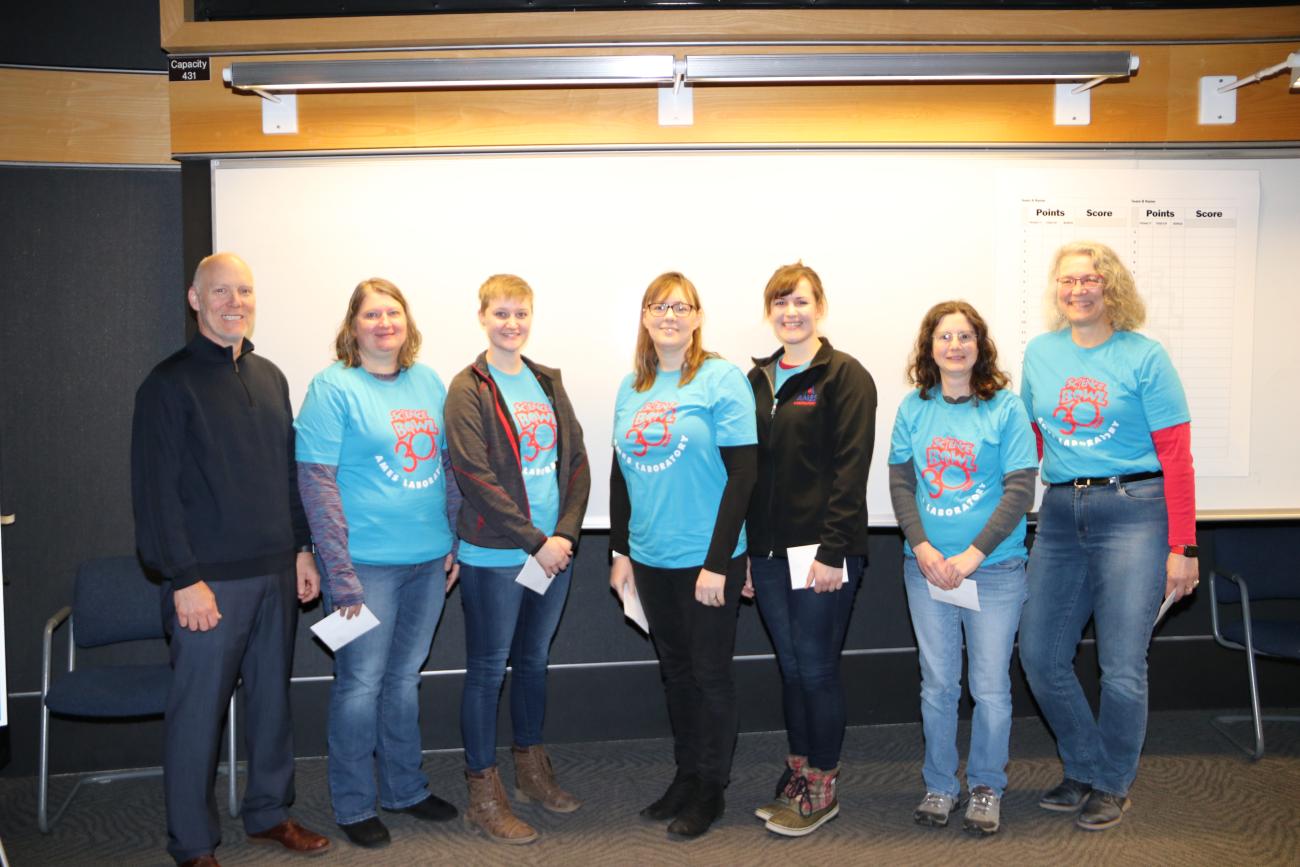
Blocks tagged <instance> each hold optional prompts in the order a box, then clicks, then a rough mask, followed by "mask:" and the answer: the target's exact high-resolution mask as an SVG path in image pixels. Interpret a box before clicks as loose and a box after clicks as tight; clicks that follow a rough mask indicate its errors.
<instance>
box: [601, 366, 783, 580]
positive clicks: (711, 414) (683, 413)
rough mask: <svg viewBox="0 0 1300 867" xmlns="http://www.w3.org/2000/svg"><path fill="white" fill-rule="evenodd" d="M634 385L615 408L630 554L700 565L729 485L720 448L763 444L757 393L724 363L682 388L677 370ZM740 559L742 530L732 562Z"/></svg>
mask: <svg viewBox="0 0 1300 867" xmlns="http://www.w3.org/2000/svg"><path fill="white" fill-rule="evenodd" d="M632 380H633V377H632V376H631V375H630V374H629V375H628V377H627V378H626V379H624V380H623V384H622V385H620V386H619V389H618V398H617V399H616V401H615V403H614V450H615V452H616V453H617V455H618V465H619V468H620V469H621V470H622V471H623V478H624V479H625V480H626V482H627V492H628V497H629V498H630V499H631V501H632V520H631V524H630V526H629V527H628V531H629V533H628V535H629V544H630V545H631V547H632V550H631V552H630V553H631V555H632V558H633V559H634V560H636V561H637V562H639V563H645V564H646V565H648V566H657V567H659V568H661V569H684V568H686V567H688V566H700V565H701V564H703V563H704V558H705V556H706V555H707V554H708V551H709V540H710V539H711V538H712V537H713V525H714V523H715V522H716V521H717V518H718V506H719V505H720V504H721V502H722V490H723V488H725V487H726V484H727V469H726V466H725V465H724V464H723V463H722V455H721V454H720V453H719V451H718V449H720V448H725V447H730V446H750V445H754V444H756V443H757V442H758V430H757V425H756V419H755V417H754V393H753V391H751V390H750V387H749V380H747V379H745V375H744V374H743V373H741V372H740V368H738V367H736V366H735V365H734V364H732V363H731V362H728V361H723V360H722V359H721V358H710V359H708V360H706V361H705V362H704V363H703V364H702V365H700V369H699V370H698V371H697V372H696V374H695V378H694V379H692V380H691V381H690V382H689V383H687V384H686V385H683V386H680V387H679V385H678V383H679V382H680V380H681V372H680V371H673V372H671V373H665V372H663V371H660V372H659V375H658V376H656V377H655V382H654V385H652V386H650V388H649V389H648V390H647V391H642V392H637V391H634V390H633V389H632ZM743 553H745V530H744V528H743V527H742V528H741V530H740V536H739V538H738V539H737V542H736V547H735V550H734V551H733V552H732V556H733V557H738V556H740V555H741V554H743Z"/></svg>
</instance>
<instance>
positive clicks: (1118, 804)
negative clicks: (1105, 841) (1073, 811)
mask: <svg viewBox="0 0 1300 867" xmlns="http://www.w3.org/2000/svg"><path fill="white" fill-rule="evenodd" d="M1131 805H1132V801H1130V800H1129V799H1128V798H1126V797H1124V796H1123V795H1112V794H1111V793H1110V792H1103V791H1102V790H1101V789H1093V790H1092V794H1090V795H1089V796H1088V800H1087V802H1086V803H1085V804H1084V805H1083V812H1081V813H1080V814H1079V818H1077V819H1075V820H1074V824H1076V825H1078V826H1079V827H1080V828H1082V829H1083V830H1085V831H1104V830H1106V829H1107V828H1113V827H1114V826H1116V825H1118V824H1119V823H1120V820H1121V819H1123V818H1124V813H1125V812H1127V811H1128V808H1129V807H1130V806H1131Z"/></svg>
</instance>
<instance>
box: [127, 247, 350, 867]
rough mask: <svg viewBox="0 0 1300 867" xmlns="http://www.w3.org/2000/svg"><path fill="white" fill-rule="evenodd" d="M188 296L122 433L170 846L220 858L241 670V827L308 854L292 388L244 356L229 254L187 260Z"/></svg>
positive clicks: (320, 840) (239, 290) (249, 319)
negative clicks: (189, 335)
mask: <svg viewBox="0 0 1300 867" xmlns="http://www.w3.org/2000/svg"><path fill="white" fill-rule="evenodd" d="M189 302H190V306H191V307H192V308H194V311H195V313H196V315H197V319H198V327H199V333H198V334H197V335H195V337H194V339H193V340H191V341H190V343H189V345H187V346H186V347H185V348H184V349H182V350H180V351H179V352H177V353H175V354H174V355H172V356H171V357H170V358H167V359H166V360H164V361H163V362H162V363H161V364H159V365H158V366H157V367H155V368H154V369H153V371H152V372H151V373H150V374H149V376H148V377H146V378H145V381H144V383H143V384H142V385H141V386H140V390H139V391H138V392H137V393H136V401H135V421H134V428H133V431H132V441H131V490H132V495H133V499H134V503H135V532H136V544H137V546H138V548H139V551H140V556H141V558H142V559H143V560H144V562H145V564H146V565H147V566H149V567H150V568H152V569H154V570H156V571H158V572H160V573H161V574H162V575H163V577H164V578H166V579H167V584H165V585H164V598H165V600H166V602H165V605H164V618H165V619H166V620H167V625H168V627H169V629H170V631H171V665H172V688H171V694H170V696H169V697H168V701H167V719H166V736H165V738H166V742H165V744H164V753H163V788H164V794H165V798H166V803H167V837H168V844H167V851H168V852H169V853H170V854H171V856H172V857H173V858H175V859H176V862H177V863H178V864H181V865H215V864H217V861H216V859H215V858H214V857H213V854H212V853H213V850H214V849H215V848H216V846H217V844H218V843H219V842H220V841H221V834H220V828H219V825H218V822H217V807H216V799H215V796H214V794H213V783H214V779H215V776H216V765H217V752H218V743H219V741H220V733H221V723H222V719H223V717H224V716H225V710H226V706H227V704H228V703H229V701H230V694H231V692H232V691H233V690H234V688H235V681H236V678H241V677H242V678H243V682H244V694H245V698H246V701H245V706H246V709H247V713H246V717H247V718H246V720H245V722H244V732H245V749H246V752H247V758H248V786H247V789H246V790H245V792H244V802H243V808H242V816H243V820H244V829H245V831H246V832H247V833H248V837H249V840H250V841H252V842H257V843H271V844H279V845H282V846H284V847H285V848H286V849H289V850H291V851H294V852H300V853H303V854H320V853H323V852H325V851H326V850H327V849H328V848H329V846H330V841H329V838H327V837H323V836H321V835H320V834H316V833H314V832H312V831H309V830H307V829H306V828H303V827H302V826H301V825H299V824H297V823H296V822H294V821H293V820H292V819H290V818H289V817H288V811H287V808H288V805H289V803H290V802H291V801H292V800H293V745H292V740H291V731H290V720H289V674H290V670H291V667H292V661H293V637H294V628H295V625H296V623H297V614H298V611H297V605H296V604H295V592H296V596H297V601H299V602H308V601H310V600H312V599H314V598H316V595H317V593H319V592H320V577H319V576H318V575H317V573H316V566H315V562H314V561H313V559H312V555H311V553H310V552H311V539H310V533H309V531H308V528H307V521H306V518H305V517H304V514H303V509H302V502H301V501H300V500H299V497H298V484H297V478H296V466H295V463H294V439H293V411H292V409H291V408H290V405H289V387H288V383H287V382H286V381H285V378H284V374H282V373H281V372H280V370H279V368H277V367H276V366H275V365H274V364H272V363H271V362H269V361H267V360H266V359H264V358H261V357H260V356H258V355H254V354H253V344H252V343H250V342H249V340H248V335H249V334H251V333H252V331H253V314H254V312H255V309H256V295H255V294H254V292H253V275H252V272H251V271H250V270H249V268H248V265H246V264H245V263H244V261H243V260H242V259H240V258H239V257H238V256H236V255H234V254H232V253H218V254H216V255H213V256H209V257H207V258H206V259H204V260H203V261H202V262H200V263H199V266H198V268H197V269H196V270H195V272H194V283H193V285H192V286H190V289H189Z"/></svg>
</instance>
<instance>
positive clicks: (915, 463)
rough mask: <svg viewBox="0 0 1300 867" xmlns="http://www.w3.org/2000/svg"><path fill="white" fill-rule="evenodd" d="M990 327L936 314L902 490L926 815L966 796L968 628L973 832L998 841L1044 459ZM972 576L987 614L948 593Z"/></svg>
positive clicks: (910, 421) (923, 333) (906, 435)
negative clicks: (1028, 534)
mask: <svg viewBox="0 0 1300 867" xmlns="http://www.w3.org/2000/svg"><path fill="white" fill-rule="evenodd" d="M997 364H998V353H997V349H996V348H995V347H994V345H993V340H992V339H991V338H990V337H989V331H988V326H987V325H986V324H985V323H984V319H983V318H982V317H981V316H980V315H979V313H977V312H976V311H975V308H973V307H971V305H969V304H967V303H966V302H965V301H945V302H943V303H941V304H936V305H935V306H934V307H931V308H930V311H929V312H928V313H926V314H925V318H924V319H923V320H922V321H921V330H920V333H918V334H917V337H916V347H915V349H914V350H913V353H912V358H911V364H910V367H909V369H908V376H909V378H910V380H911V382H912V384H913V385H915V386H916V389H915V390H914V391H912V392H911V393H909V394H908V395H907V397H905V398H903V403H902V405H901V406H900V407H899V409H898V415H897V416H896V417H895V420H894V434H893V437H892V440H891V443H890V449H889V494H890V499H891V501H892V503H893V506H894V514H895V516H896V517H897V518H898V525H899V527H900V528H902V530H903V535H904V536H905V537H906V540H907V541H906V544H905V545H904V548H903V582H904V585H905V586H906V588H907V605H908V608H909V609H910V611H911V614H912V629H913V631H915V633H916V644H917V649H918V651H919V653H920V660H921V719H922V723H923V727H924V730H925V765H924V767H923V769H922V776H923V778H924V779H925V797H924V798H923V799H922V800H921V803H920V805H919V806H918V807H917V808H916V810H915V811H914V812H913V814H912V817H913V818H914V819H915V820H916V821H917V822H918V823H919V824H922V825H934V826H939V827H943V826H945V825H947V824H948V815H949V813H951V812H952V810H953V808H954V807H955V806H957V804H958V802H959V801H960V799H961V782H960V781H959V780H958V778H957V762H958V755H957V702H958V700H959V699H960V698H961V651H962V633H963V632H965V636H966V655H967V659H968V662H969V667H970V691H971V697H972V698H974V699H975V713H974V717H973V719H972V720H971V739H970V744H971V745H970V755H969V756H968V757H967V760H966V784H967V786H968V787H969V789H970V802H969V803H968V804H967V807H966V815H965V818H964V820H963V822H962V827H964V828H965V829H966V830H967V831H970V832H972V833H976V834H993V833H996V832H997V830H998V828H999V827H1000V825H1001V804H1002V793H1003V792H1004V791H1005V789H1006V786H1007V771H1006V769H1007V750H1008V742H1009V740H1010V737H1011V676H1010V667H1011V647H1012V644H1013V643H1014V642H1015V637H1016V626H1017V624H1018V623H1019V622H1020V609H1021V606H1022V605H1023V604H1024V602H1025V513H1026V512H1028V511H1029V509H1030V508H1031V507H1032V506H1033V504H1034V479H1035V477H1036V476H1037V465H1038V456H1037V454H1036V453H1035V451H1034V440H1033V436H1032V434H1031V432H1030V427H1029V419H1028V418H1027V417H1026V415H1025V408H1024V405H1023V404H1022V403H1021V402H1020V401H1019V399H1017V397H1016V396H1015V394H1014V393H1012V392H1011V391H1010V390H1008V389H1007V383H1008V378H1007V375H1006V374H1005V373H1003V372H1002V371H1001V370H999V369H998V366H997ZM966 580H969V581H971V582H973V583H974V588H973V589H972V592H973V593H974V594H975V595H976V596H977V599H978V604H979V609H978V610H973V609H971V608H968V607H962V606H959V605H957V604H955V603H954V602H953V601H951V599H950V598H945V597H942V596H939V597H936V596H935V595H934V591H936V590H938V591H951V590H954V589H955V588H957V587H958V586H959V585H961V584H962V582H963V581H966Z"/></svg>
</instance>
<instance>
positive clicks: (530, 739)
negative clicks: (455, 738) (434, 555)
mask: <svg viewBox="0 0 1300 867" xmlns="http://www.w3.org/2000/svg"><path fill="white" fill-rule="evenodd" d="M520 568H522V567H520V566H504V567H497V566H471V565H469V564H468V563H462V564H461V565H460V599H461V603H462V604H463V606H464V608H465V650H466V660H465V691H464V694H463V695H462V696H461V700H460V736H461V740H462V741H464V743H465V766H466V767H468V768H469V769H470V770H471V771H476V772H477V771H483V770H485V769H487V768H490V767H492V766H494V765H495V764H496V763H497V705H498V703H499V701H500V698H501V683H502V681H503V680H505V676H506V660H507V657H508V658H509V661H510V723H511V725H512V726H513V728H514V744H515V746H517V747H531V746H534V745H536V744H540V743H541V742H542V721H543V720H544V719H545V716H546V665H547V660H548V658H549V656H550V650H551V639H552V638H554V637H555V629H556V627H557V626H559V623H560V615H561V614H562V613H563V612H564V601H565V599H566V598H568V595H569V579H570V577H572V575H573V565H572V564H570V565H569V568H567V569H565V570H564V571H563V572H561V573H559V574H558V575H556V576H555V578H554V579H553V580H552V581H551V586H550V589H548V590H547V591H546V592H545V593H543V594H541V595H540V596H539V595H538V594H537V593H534V592H533V591H532V590H529V589H528V588H526V587H524V585H522V584H518V583H516V582H515V576H516V575H518V574H519V570H520Z"/></svg>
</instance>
